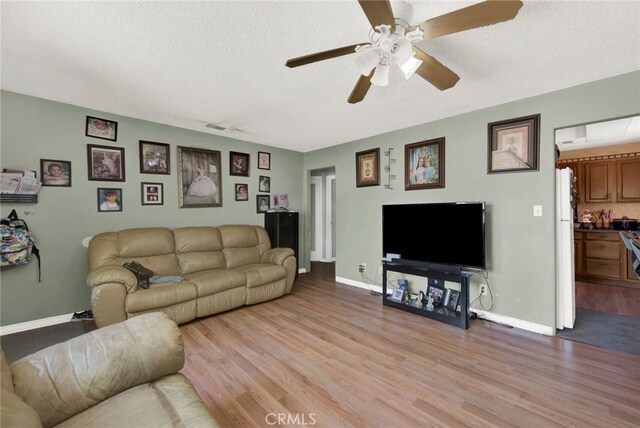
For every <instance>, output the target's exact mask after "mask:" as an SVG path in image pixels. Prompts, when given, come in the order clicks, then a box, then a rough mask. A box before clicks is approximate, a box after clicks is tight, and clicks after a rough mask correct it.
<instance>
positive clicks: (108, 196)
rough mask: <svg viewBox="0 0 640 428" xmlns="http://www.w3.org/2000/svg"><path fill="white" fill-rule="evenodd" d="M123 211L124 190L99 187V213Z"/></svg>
mask: <svg viewBox="0 0 640 428" xmlns="http://www.w3.org/2000/svg"><path fill="white" fill-rule="evenodd" d="M114 211H122V189H114V188H108V187H98V212H99V213H106V212H114Z"/></svg>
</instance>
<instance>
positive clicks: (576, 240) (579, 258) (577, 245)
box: [573, 232, 584, 275]
mask: <svg viewBox="0 0 640 428" xmlns="http://www.w3.org/2000/svg"><path fill="white" fill-rule="evenodd" d="M583 235H584V234H583V233H582V232H576V233H574V235H573V259H574V264H575V273H576V275H580V274H582V273H583V267H582V265H583V264H584V263H583V261H584V241H583V239H582V238H583Z"/></svg>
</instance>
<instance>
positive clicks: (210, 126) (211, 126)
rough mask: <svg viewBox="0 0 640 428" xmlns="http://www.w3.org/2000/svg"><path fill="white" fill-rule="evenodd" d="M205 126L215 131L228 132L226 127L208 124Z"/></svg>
mask: <svg viewBox="0 0 640 428" xmlns="http://www.w3.org/2000/svg"><path fill="white" fill-rule="evenodd" d="M205 126H206V127H207V128H211V129H215V130H216V131H226V130H227V128H225V127H224V126H220V125H215V124H213V123H207V124H206V125H205Z"/></svg>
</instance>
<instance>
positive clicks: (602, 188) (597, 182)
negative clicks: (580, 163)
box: [584, 161, 616, 202]
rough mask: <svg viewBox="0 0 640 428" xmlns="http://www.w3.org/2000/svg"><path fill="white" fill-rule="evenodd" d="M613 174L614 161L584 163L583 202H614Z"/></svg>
mask: <svg viewBox="0 0 640 428" xmlns="http://www.w3.org/2000/svg"><path fill="white" fill-rule="evenodd" d="M615 172H616V171H615V162H614V161H598V162H587V163H585V164H584V175H585V202H614V197H615V192H614V189H615Z"/></svg>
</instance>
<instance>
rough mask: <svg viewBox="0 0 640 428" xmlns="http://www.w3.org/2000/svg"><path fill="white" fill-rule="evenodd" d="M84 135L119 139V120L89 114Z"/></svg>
mask: <svg viewBox="0 0 640 428" xmlns="http://www.w3.org/2000/svg"><path fill="white" fill-rule="evenodd" d="M84 135H86V136H87V137H93V138H100V139H102V140H109V141H116V140H117V139H118V122H114V121H112V120H107V119H100V118H98V117H91V116H87V125H86V128H85V132H84Z"/></svg>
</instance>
